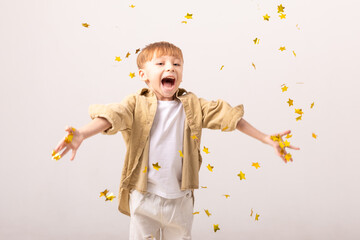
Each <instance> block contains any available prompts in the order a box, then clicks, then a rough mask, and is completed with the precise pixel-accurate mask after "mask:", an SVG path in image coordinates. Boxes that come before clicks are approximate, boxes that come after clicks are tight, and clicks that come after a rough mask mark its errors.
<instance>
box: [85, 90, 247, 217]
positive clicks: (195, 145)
mask: <svg viewBox="0 0 360 240" xmlns="http://www.w3.org/2000/svg"><path fill="white" fill-rule="evenodd" d="M175 97H176V98H177V99H179V100H180V101H181V103H182V104H183V107H184V110H185V114H186V121H185V126H184V142H183V152H182V153H183V155H184V157H183V166H182V181H181V190H187V189H191V190H193V189H197V188H199V170H200V166H201V163H202V157H201V154H200V140H201V131H202V128H209V129H221V130H222V131H233V130H235V129H236V125H237V123H238V121H239V120H240V119H241V118H242V116H243V115H244V108H243V105H238V106H236V107H231V106H230V105H229V104H228V103H227V102H225V101H223V100H220V99H219V100H217V101H207V100H205V99H203V98H198V97H197V96H196V95H195V94H194V93H191V92H187V91H186V90H185V89H182V88H179V89H178V91H177V92H176V94H175ZM156 109H157V98H156V95H155V93H154V92H153V91H152V90H150V89H148V88H143V89H141V90H140V91H138V92H137V93H136V94H132V95H129V96H127V97H126V98H125V99H124V100H122V101H121V102H120V103H112V104H107V105H100V104H94V105H90V107H89V114H90V116H91V118H92V119H94V118H96V117H103V118H106V119H107V120H108V121H109V122H110V123H111V125H112V126H111V127H110V128H109V129H107V130H105V131H104V132H103V133H104V134H115V133H117V132H118V131H120V132H121V133H122V135H123V138H124V140H125V144H126V148H127V151H126V155H125V160H124V166H123V169H122V175H121V181H120V190H119V211H120V212H122V213H124V214H126V215H129V216H130V209H129V193H130V190H131V189H136V190H138V191H140V192H146V189H147V172H146V171H145V167H146V168H148V167H149V166H148V159H149V139H150V130H151V126H152V124H153V120H154V117H155V113H156Z"/></svg>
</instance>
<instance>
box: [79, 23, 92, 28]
mask: <svg viewBox="0 0 360 240" xmlns="http://www.w3.org/2000/svg"><path fill="white" fill-rule="evenodd" d="M81 25H83V27H86V28H88V27H89V26H90V25H89V24H87V23H82V24H81Z"/></svg>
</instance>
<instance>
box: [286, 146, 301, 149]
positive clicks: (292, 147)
mask: <svg viewBox="0 0 360 240" xmlns="http://www.w3.org/2000/svg"><path fill="white" fill-rule="evenodd" d="M288 148H291V149H295V150H300V148H299V147H295V146H293V145H290V146H288Z"/></svg>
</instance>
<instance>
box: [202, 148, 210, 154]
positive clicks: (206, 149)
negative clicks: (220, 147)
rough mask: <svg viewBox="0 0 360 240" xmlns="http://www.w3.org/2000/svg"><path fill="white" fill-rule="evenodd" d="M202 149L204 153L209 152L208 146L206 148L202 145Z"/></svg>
mask: <svg viewBox="0 0 360 240" xmlns="http://www.w3.org/2000/svg"><path fill="white" fill-rule="evenodd" d="M203 151H204V152H205V153H206V154H209V153H210V152H209V148H206V147H205V146H204V149H203Z"/></svg>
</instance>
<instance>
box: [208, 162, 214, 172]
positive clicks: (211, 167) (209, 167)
mask: <svg viewBox="0 0 360 240" xmlns="http://www.w3.org/2000/svg"><path fill="white" fill-rule="evenodd" d="M213 168H214V166H211V165H210V164H208V165H207V169H209V171H210V172H212V171H213Z"/></svg>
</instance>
